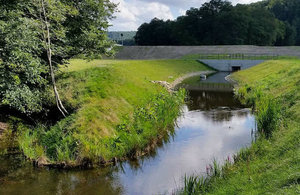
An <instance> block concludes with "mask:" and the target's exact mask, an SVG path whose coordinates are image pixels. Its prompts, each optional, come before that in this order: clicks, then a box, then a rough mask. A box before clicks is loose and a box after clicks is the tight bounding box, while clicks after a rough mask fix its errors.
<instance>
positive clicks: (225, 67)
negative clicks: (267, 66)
mask: <svg viewBox="0 0 300 195" xmlns="http://www.w3.org/2000/svg"><path fill="white" fill-rule="evenodd" d="M199 61H200V62H202V63H204V64H206V65H208V66H210V67H212V68H214V69H216V70H219V71H232V67H233V66H238V67H240V68H241V70H244V69H247V68H250V67H252V66H255V65H258V64H261V63H263V62H264V60H199Z"/></svg>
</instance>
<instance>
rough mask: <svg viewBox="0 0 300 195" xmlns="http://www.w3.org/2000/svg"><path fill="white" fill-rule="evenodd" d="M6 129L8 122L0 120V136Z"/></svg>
mask: <svg viewBox="0 0 300 195" xmlns="http://www.w3.org/2000/svg"><path fill="white" fill-rule="evenodd" d="M7 129H8V124H7V123H2V122H0V138H1V137H2V134H3V132H4V131H5V130H7Z"/></svg>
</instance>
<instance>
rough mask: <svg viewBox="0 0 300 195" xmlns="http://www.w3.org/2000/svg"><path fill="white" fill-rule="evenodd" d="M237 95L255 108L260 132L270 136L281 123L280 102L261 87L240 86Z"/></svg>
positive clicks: (243, 101)
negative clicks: (266, 93) (265, 93)
mask: <svg viewBox="0 0 300 195" xmlns="http://www.w3.org/2000/svg"><path fill="white" fill-rule="evenodd" d="M236 96H237V97H238V98H239V99H240V100H241V101H242V103H244V104H246V105H248V106H251V107H252V108H253V110H254V111H255V118H256V121H257V129H258V132H259V133H260V134H261V135H263V136H265V137H267V138H270V137H271V136H272V132H273V131H274V130H275V129H276V128H277V127H278V125H279V124H280V121H281V116H282V114H283V113H282V109H281V106H280V104H279V102H278V101H277V100H276V99H275V98H273V97H270V96H267V95H264V93H263V92H262V90H261V88H260V87H255V88H253V87H251V86H248V85H245V86H243V87H240V88H239V89H238V91H237V93H236Z"/></svg>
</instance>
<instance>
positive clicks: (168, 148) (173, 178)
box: [0, 73, 256, 195]
mask: <svg viewBox="0 0 300 195" xmlns="http://www.w3.org/2000/svg"><path fill="white" fill-rule="evenodd" d="M226 75H228V73H217V74H215V75H212V76H211V77H209V78H208V79H207V80H206V81H200V80H199V78H197V77H195V78H192V79H189V80H187V81H186V82H185V87H186V88H188V89H192V90H190V91H189V101H188V103H187V104H186V105H185V106H184V107H183V115H182V116H181V117H180V118H178V120H177V127H176V128H175V132H174V134H172V135H170V136H169V137H168V138H167V139H165V140H164V143H162V144H160V145H159V147H158V148H157V149H156V151H154V152H153V153H152V154H150V155H148V156H145V157H142V158H140V159H139V160H138V161H129V162H123V163H120V164H118V165H117V166H114V167H107V168H99V169H93V170H77V171H57V170H45V169H38V168H33V167H32V166H31V164H29V163H26V162H24V160H23V159H22V158H21V157H19V156H18V155H15V156H4V157H3V156H2V157H0V194H105V195H109V194H139V195H140V194H169V193H172V192H174V190H175V189H178V188H179V187H181V186H182V179H183V177H184V175H185V174H187V175H192V174H205V169H206V166H207V165H208V164H210V163H212V161H213V159H216V160H217V161H218V162H220V163H222V162H223V161H224V159H226V158H227V157H228V156H232V155H233V154H235V153H236V152H237V151H238V150H239V149H240V148H241V147H246V146H249V145H250V144H251V141H252V134H253V131H254V130H255V126H256V124H255V119H254V116H253V115H252V113H251V111H250V109H248V108H244V107H243V106H242V105H241V104H240V103H239V101H237V100H235V99H234V97H233V93H232V92H231V91H229V90H222V89H220V87H219V88H216V87H215V86H214V87H212V89H209V90H207V88H208V87H207V86H205V89H206V90H205V91H203V87H199V88H197V87H195V86H201V85H202V84H203V83H214V84H215V83H222V85H224V86H223V87H224V88H228V85H227V84H226V81H225V79H224V77H225V76H226ZM229 88H230V86H229Z"/></svg>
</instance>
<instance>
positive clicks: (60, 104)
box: [41, 0, 68, 117]
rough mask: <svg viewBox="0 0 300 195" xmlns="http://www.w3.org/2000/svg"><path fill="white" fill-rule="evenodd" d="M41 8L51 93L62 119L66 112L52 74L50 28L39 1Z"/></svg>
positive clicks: (42, 0) (43, 3) (43, 4)
mask: <svg viewBox="0 0 300 195" xmlns="http://www.w3.org/2000/svg"><path fill="white" fill-rule="evenodd" d="M41 6H42V12H43V15H44V19H43V20H42V22H43V23H44V24H45V27H46V32H47V35H46V36H45V35H44V36H45V43H46V45H47V57H48V63H49V68H50V75H51V80H52V85H53V91H54V94H55V99H56V105H57V108H58V109H59V111H60V112H61V113H62V115H63V116H64V117H66V115H67V114H68V112H67V110H66V109H65V107H64V106H63V104H62V102H61V100H60V97H59V93H58V91H57V87H56V81H55V74H54V69H53V65H52V49H51V37H50V28H49V22H48V20H47V12H46V8H45V2H44V0H41Z"/></svg>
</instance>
